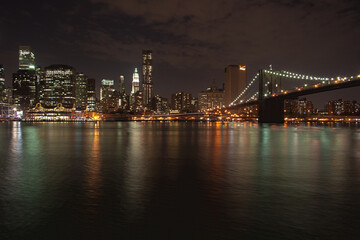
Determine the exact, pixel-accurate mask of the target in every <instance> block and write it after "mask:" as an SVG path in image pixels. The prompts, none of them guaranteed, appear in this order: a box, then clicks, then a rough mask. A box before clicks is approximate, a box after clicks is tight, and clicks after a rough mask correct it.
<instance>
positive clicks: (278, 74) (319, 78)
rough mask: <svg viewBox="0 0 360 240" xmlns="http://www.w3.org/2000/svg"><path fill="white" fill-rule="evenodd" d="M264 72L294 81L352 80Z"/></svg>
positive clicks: (286, 72) (283, 72) (285, 72)
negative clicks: (293, 79)
mask: <svg viewBox="0 0 360 240" xmlns="http://www.w3.org/2000/svg"><path fill="white" fill-rule="evenodd" d="M264 72H265V73H269V74H272V75H276V76H280V77H287V78H295V79H301V80H313V81H334V80H341V79H344V80H347V79H352V78H354V76H351V77H337V78H329V77H314V76H308V75H303V74H299V73H292V72H288V71H282V72H277V71H271V70H264ZM358 77H359V76H358Z"/></svg>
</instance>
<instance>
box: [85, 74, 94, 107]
mask: <svg viewBox="0 0 360 240" xmlns="http://www.w3.org/2000/svg"><path fill="white" fill-rule="evenodd" d="M86 86H87V88H86V90H87V93H86V106H87V109H88V110H90V111H94V110H95V105H96V85H95V79H92V78H91V79H88V80H87V85H86Z"/></svg>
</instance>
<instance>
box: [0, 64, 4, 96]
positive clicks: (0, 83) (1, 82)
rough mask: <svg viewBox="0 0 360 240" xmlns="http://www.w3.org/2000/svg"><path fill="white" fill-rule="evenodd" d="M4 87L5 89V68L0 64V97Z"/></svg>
mask: <svg viewBox="0 0 360 240" xmlns="http://www.w3.org/2000/svg"><path fill="white" fill-rule="evenodd" d="M4 89H5V69H4V67H3V65H0V97H1V94H2V92H3V91H4ZM0 100H1V99H0Z"/></svg>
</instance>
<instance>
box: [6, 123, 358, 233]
mask: <svg viewBox="0 0 360 240" xmlns="http://www.w3.org/2000/svg"><path fill="white" fill-rule="evenodd" d="M359 147H360V129H357V128H349V127H333V126H326V127H325V126H306V125H303V126H286V125H263V126H259V125H257V124H251V123H227V124H225V123H223V124H222V123H208V124H207V123H178V122H172V123H160V122H155V123H151V122H149V123H143V122H119V123H100V124H94V123H32V124H31V123H19V122H12V123H2V124H0V239H360V149H359Z"/></svg>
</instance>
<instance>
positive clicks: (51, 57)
mask: <svg viewBox="0 0 360 240" xmlns="http://www.w3.org/2000/svg"><path fill="white" fill-rule="evenodd" d="M171 2H172V3H174V2H173V1H171ZM176 3H177V2H176ZM169 4H170V3H169ZM174 5H176V4H174ZM21 6H22V8H21V10H20V11H19V9H18V6H17V5H15V4H14V3H11V2H9V3H6V4H5V9H6V10H7V11H5V14H4V15H3V16H1V19H2V20H3V21H1V23H2V27H3V29H4V33H5V34H4V36H3V37H2V39H0V40H1V49H0V51H1V55H0V64H3V65H4V67H5V72H6V81H7V84H9V78H10V77H11V73H13V72H15V71H16V65H17V62H16V60H17V56H16V55H14V52H15V51H17V48H18V46H20V45H29V46H31V47H32V48H33V49H35V54H36V55H37V57H36V60H37V62H38V63H39V64H40V65H42V66H48V65H51V64H56V63H61V64H66V65H71V66H74V67H75V68H76V69H78V70H79V71H81V72H84V73H86V74H87V75H89V76H91V77H93V78H95V79H96V81H97V85H98V86H99V83H100V81H101V79H118V78H119V75H124V76H125V81H126V87H127V89H129V87H130V82H129V80H130V78H131V75H132V71H133V68H134V67H137V68H139V69H140V67H141V62H140V61H139V57H138V56H139V54H141V50H142V49H152V50H153V52H154V55H155V56H156V61H154V73H153V75H154V79H155V78H156V83H155V89H156V92H157V93H159V94H160V95H161V96H166V97H169V96H170V94H172V93H174V92H176V91H178V90H179V89H181V90H183V91H185V92H191V93H192V94H196V93H198V92H200V91H203V90H204V87H205V86H207V85H208V84H209V82H211V79H213V78H215V79H216V80H217V82H218V83H221V82H223V80H224V68H225V67H226V66H227V65H231V64H240V63H244V64H246V65H247V66H248V74H249V75H248V78H249V79H250V78H251V77H252V76H253V74H254V73H255V72H256V71H258V69H261V68H267V67H268V66H269V64H272V65H273V67H274V69H278V70H281V69H289V70H292V71H294V72H303V73H307V74H310V75H321V76H337V75H342V76H345V75H352V74H358V73H359V72H360V69H359V65H358V62H359V54H358V53H359V51H360V50H359V46H358V44H356V39H357V36H359V33H360V32H359V30H358V28H357V27H356V26H357V23H358V21H359V17H358V16H357V14H356V12H357V10H358V9H359V3H357V2H356V1H347V2H343V1H332V2H328V3H324V2H320V3H319V2H318V3H311V2H305V1H300V2H289V3H283V2H272V1H270V2H262V1H252V2H250V1H243V2H242V4H236V3H235V2H234V1H228V2H225V3H222V2H220V1H214V2H213V3H212V4H204V2H202V1H199V2H196V3H190V2H188V1H185V2H183V4H182V5H181V7H180V8H179V11H176V9H174V8H173V7H171V6H170V7H169V8H168V9H167V12H164V11H163V10H162V9H165V8H161V9H157V8H156V4H153V5H152V4H150V3H148V2H143V3H142V4H140V3H139V2H137V1H133V2H121V3H117V2H114V1H80V2H76V3H72V2H71V3H70V2H67V1H61V3H60V1H52V2H51V3H46V4H44V3H31V4H30V3H27V2H24V3H23V4H22V5H21ZM219 6H221V7H219ZM70 9H71V10H70ZM218 9H220V10H219V11H217V10H218ZM200 10H201V11H200ZM115 13H116V14H115ZM205 13H206V14H205ZM275 14H276V15H280V16H282V18H279V19H276V18H274V19H273V18H272V16H273V15H275ZM12 15H16V16H17V18H16V21H15V20H11V19H13V17H12ZM110 16H111V17H110ZM255 16H256V17H255ZM44 17H45V18H46V19H48V21H46V22H44V21H42V20H41V19H43V18H44ZM58 19H66V20H64V21H59V20H58ZM23 22H27V23H28V24H27V25H26V28H25V25H24V24H22V23H23ZM310 23H311V24H310ZM202 26H203V27H205V26H211V28H206V29H208V30H207V31H205V32H204V29H203V28H202ZM224 26H226V27H224ZM237 26H241V27H237ZM41 29H48V31H45V32H46V34H45V32H44V31H42V30H41ZM175 30H176V31H175ZM86 36H87V37H86ZM85 39H86V40H87V41H85ZM159 39H162V41H159ZM325 39H326V40H325ZM294 46H296V47H294ZM60 49H61V50H60ZM59 50H60V51H59ZM295 56H296V57H295ZM331 94H332V93H331ZM331 94H330V95H331ZM339 94H340V93H336V94H335V93H334V97H333V98H338V97H341V96H339ZM344 95H345V96H350V98H354V99H355V98H357V94H356V91H355V90H348V91H345V94H344ZM352 96H353V97H352ZM320 99H324V98H322V97H320ZM325 102H326V99H324V100H323V103H325Z"/></svg>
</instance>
